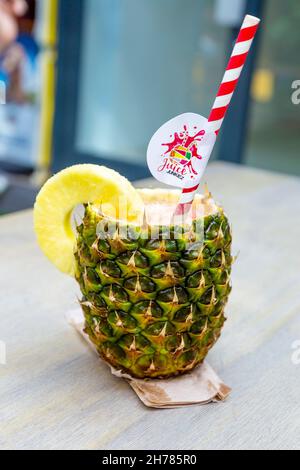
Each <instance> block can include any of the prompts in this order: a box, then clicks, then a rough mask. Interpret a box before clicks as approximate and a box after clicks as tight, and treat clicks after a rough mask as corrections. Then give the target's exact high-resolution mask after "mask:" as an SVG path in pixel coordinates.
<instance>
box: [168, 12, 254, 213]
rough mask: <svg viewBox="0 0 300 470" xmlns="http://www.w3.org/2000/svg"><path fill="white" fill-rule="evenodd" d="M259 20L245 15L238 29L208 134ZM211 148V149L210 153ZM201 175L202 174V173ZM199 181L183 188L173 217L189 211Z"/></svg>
mask: <svg viewBox="0 0 300 470" xmlns="http://www.w3.org/2000/svg"><path fill="white" fill-rule="evenodd" d="M259 23H260V19H259V18H256V17H255V16H251V15H246V16H245V19H244V21H243V24H242V27H241V29H240V32H239V35H238V38H237V40H236V43H235V46H234V48H233V51H232V53H231V56H230V60H229V62H228V65H227V68H226V71H225V74H224V77H223V80H222V82H221V85H220V87H219V90H218V93H217V96H216V99H215V102H214V104H213V107H212V110H211V112H210V115H209V118H208V124H207V130H208V132H211V131H215V133H216V134H217V135H218V133H219V131H220V128H221V126H222V123H223V121H224V118H225V115H226V112H227V109H228V107H229V104H230V101H231V99H232V96H233V93H234V91H235V89H236V87H237V84H238V81H239V78H240V75H241V72H242V70H243V67H244V65H245V62H246V59H247V56H248V53H249V50H250V47H251V44H252V42H253V39H254V36H255V34H256V32H257V29H258V26H259ZM212 150H213V148H212V149H211V151H212ZM207 163H208V159H207V160H206V162H204V165H205V166H204V168H203V171H204V170H205V167H206V165H207ZM202 174H203V173H202ZM199 184H200V181H199V182H198V184H197V185H194V186H193V187H190V188H184V189H183V190H182V193H181V198H180V201H179V204H178V206H177V208H176V212H175V215H180V214H184V213H186V212H188V211H189V209H190V207H191V204H192V202H193V200H194V197H195V194H196V192H197V190H198V188H199Z"/></svg>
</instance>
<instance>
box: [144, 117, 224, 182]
mask: <svg viewBox="0 0 300 470" xmlns="http://www.w3.org/2000/svg"><path fill="white" fill-rule="evenodd" d="M215 141H216V134H215V133H214V132H209V131H208V126H207V119H206V118H205V117H203V116H200V115H199V114H194V113H185V114H181V115H180V116H176V117H175V118H173V119H171V120H170V121H168V122H166V123H165V124H164V125H163V126H161V127H160V128H159V129H158V131H157V132H156V133H155V134H154V136H153V137H152V139H151V140H150V143H149V146H148V150H147V163H148V167H149V169H150V171H151V173H152V175H153V176H154V178H156V179H157V180H158V181H161V182H162V183H165V184H168V185H170V186H176V187H178V188H191V187H193V186H196V185H197V184H198V183H199V181H200V179H201V176H202V175H203V173H204V170H205V168H206V165H207V162H208V160H209V157H210V155H211V152H212V149H213V147H214V144H215Z"/></svg>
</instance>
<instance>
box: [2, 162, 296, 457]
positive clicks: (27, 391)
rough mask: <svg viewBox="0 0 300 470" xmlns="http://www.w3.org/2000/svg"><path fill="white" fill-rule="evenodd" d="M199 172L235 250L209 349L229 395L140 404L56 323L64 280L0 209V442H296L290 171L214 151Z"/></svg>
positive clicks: (28, 223)
mask: <svg viewBox="0 0 300 470" xmlns="http://www.w3.org/2000/svg"><path fill="white" fill-rule="evenodd" d="M207 181H208V183H209V187H210V189H211V191H212V192H213V194H214V196H215V198H216V199H217V200H218V201H220V202H221V203H222V204H223V205H224V207H225V208H226V211H227V213H228V215H229V217H230V220H231V222H232V225H233V233H234V251H235V252H236V253H239V256H238V260H237V262H236V264H235V266H234V270H233V287H234V288H233V292H232V295H231V298H230V302H229V305H228V308H227V316H228V321H227V323H226V326H225V329H224V332H223V335H222V337H221V339H220V341H219V342H218V344H217V345H216V346H215V348H214V349H213V350H212V351H211V352H210V354H209V358H208V360H209V362H210V364H211V365H212V366H213V367H214V368H215V370H216V371H217V372H218V373H219V375H220V376H221V377H222V378H223V380H224V381H225V382H226V383H227V384H228V385H230V386H231V387H232V388H233V392H232V395H231V397H230V398H229V399H228V401H227V402H225V403H220V404H211V405H206V406H192V407H189V408H182V409H177V410H152V409H148V408H146V407H145V406H144V405H143V404H142V403H141V402H140V401H139V399H138V398H137V397H136V396H135V394H134V393H133V391H132V390H131V389H130V387H129V386H128V384H127V383H126V382H125V381H123V380H122V379H118V378H114V377H113V376H112V375H111V373H110V371H109V369H108V368H107V367H106V365H104V364H103V363H101V362H100V361H99V360H98V358H97V357H96V356H95V355H94V353H92V352H91V351H90V350H89V348H88V347H87V345H86V344H85V343H84V342H83V341H81V340H80V338H79V336H77V334H76V333H75V331H74V330H73V329H72V328H71V327H70V326H69V325H68V324H67V323H66V320H65V318H64V314H65V312H66V311H67V310H69V309H71V308H73V307H74V306H75V305H76V295H77V294H78V290H77V287H76V284H75V281H74V280H73V279H71V278H68V277H66V276H64V275H63V274H60V273H59V272H58V271H56V269H55V268H54V267H53V266H52V265H51V264H50V263H49V262H48V261H47V260H46V259H45V258H44V256H43V255H42V254H41V252H40V251H39V249H38V247H37V245H36V243H35V240H34V234H33V230H32V212H31V211H27V212H21V213H18V214H14V215H11V216H5V217H2V218H0V260H1V261H0V286H1V297H0V340H1V341H2V342H5V343H6V348H7V360H6V365H0V423H1V425H0V448H2V449H7V448H13V449H158V450H159V449H165V450H166V449H184V450H187V449H274V448H275V449H276V448H278V449H299V448H300V364H298V365H297V363H299V362H300V351H299V350H300V315H299V313H300V289H299V281H300V220H299V214H300V179H296V178H293V177H289V176H283V175H279V174H272V173H269V172H264V171H259V170H254V169H249V168H245V167H238V166H234V165H229V164H223V163H213V164H211V165H210V166H209V169H208V171H207ZM297 341H298V343H297ZM293 346H294V347H297V346H298V351H297V350H293Z"/></svg>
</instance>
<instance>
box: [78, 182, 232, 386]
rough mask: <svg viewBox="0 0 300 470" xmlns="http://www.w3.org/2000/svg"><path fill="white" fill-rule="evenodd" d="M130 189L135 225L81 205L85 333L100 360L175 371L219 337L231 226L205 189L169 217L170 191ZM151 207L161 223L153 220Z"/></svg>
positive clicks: (164, 373) (137, 370) (147, 372)
mask: <svg viewBox="0 0 300 470" xmlns="http://www.w3.org/2000/svg"><path fill="white" fill-rule="evenodd" d="M140 194H141V196H142V198H143V200H144V202H145V205H146V216H145V219H144V222H143V224H142V226H137V225H129V226H127V225H126V223H124V222H122V221H114V220H112V219H108V218H106V217H105V216H103V214H102V213H101V210H100V208H99V207H97V206H93V205H87V206H86V207H85V215H84V218H83V222H82V224H81V225H80V226H79V227H78V228H77V247H76V251H75V258H76V279H77V281H78V282H79V285H80V288H81V291H82V294H83V298H82V302H81V305H82V309H83V313H84V317H85V332H86V333H87V334H88V335H89V337H90V339H91V341H92V342H93V343H94V344H95V346H96V348H97V350H98V352H99V354H100V356H101V357H102V358H103V359H104V360H105V361H106V362H108V363H109V364H110V365H112V366H113V367H115V368H117V369H121V370H122V371H123V372H126V373H128V374H130V375H131V376H133V377H138V378H163V377H170V376H176V375H179V374H182V373H185V372H187V371H190V370H192V369H193V368H194V367H196V366H197V365H198V364H200V363H202V361H203V360H204V358H205V356H206V355H207V353H208V351H209V350H210V348H211V347H212V346H213V345H214V344H215V342H216V341H217V339H218V338H219V336H220V333H221V329H222V327H223V325H224V321H225V316H224V308H225V305H226V303H227V300H228V295H229V293H230V290H231V287H230V271H231V264H232V257H231V231H230V226H229V223H228V220H227V217H226V216H225V214H224V212H223V209H222V208H221V207H219V206H217V205H216V204H215V203H214V201H213V200H212V199H211V197H210V196H205V197H204V196H200V195H199V196H198V197H197V198H196V200H195V202H194V205H193V209H192V211H191V214H192V218H191V220H189V221H186V220H185V221H184V222H181V221H180V222H178V220H176V221H175V222H170V223H169V222H168V220H171V219H170V217H169V215H170V213H171V212H172V208H175V206H176V203H177V201H178V198H179V193H178V192H177V191H166V190H158V189H156V190H141V191H140ZM147 208H148V211H147ZM147 212H148V218H147ZM158 213H160V214H162V213H163V214H164V220H165V222H164V223H163V224H161V223H159V224H157V222H155V223H153V219H154V215H156V216H157V214H158ZM156 218H157V217H156ZM149 219H150V220H149Z"/></svg>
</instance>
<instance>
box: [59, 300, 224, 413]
mask: <svg viewBox="0 0 300 470" xmlns="http://www.w3.org/2000/svg"><path fill="white" fill-rule="evenodd" d="M66 318H67V320H68V322H69V323H70V324H71V325H72V326H74V328H75V329H76V330H77V331H78V332H79V333H80V334H81V335H82V336H83V337H84V339H85V340H86V341H87V342H88V343H89V345H90V346H91V347H92V349H93V350H94V351H95V352H96V349H95V346H94V345H93V343H92V342H91V341H90V340H89V337H88V336H87V335H86V334H85V333H84V331H83V327H84V318H83V315H82V312H81V309H80V308H78V309H75V310H72V311H70V312H68V313H67V314H66ZM109 367H110V368H111V372H112V374H113V375H115V376H116V377H120V378H123V379H125V380H127V381H128V383H129V385H130V386H131V388H132V389H133V390H134V391H135V393H136V394H137V396H138V397H139V398H140V400H141V401H142V402H143V403H144V405H146V406H149V407H151V408H178V407H183V406H188V405H196V404H198V405H206V404H207V403H211V402H218V401H224V400H225V399H226V398H227V397H228V396H229V394H230V392H231V389H230V388H229V387H228V386H227V385H225V384H224V383H223V382H222V380H221V379H220V378H219V377H218V376H217V374H216V373H215V371H214V370H213V369H212V368H211V366H210V365H209V364H208V363H207V362H204V363H203V364H202V365H200V366H198V367H196V368H195V369H194V370H192V371H191V372H189V373H188V374H185V375H181V376H179V377H175V378H171V379H151V380H149V379H148V380H140V379H135V378H133V377H131V376H130V375H128V374H124V373H123V372H121V371H120V370H117V369H114V368H113V367H111V366H109Z"/></svg>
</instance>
